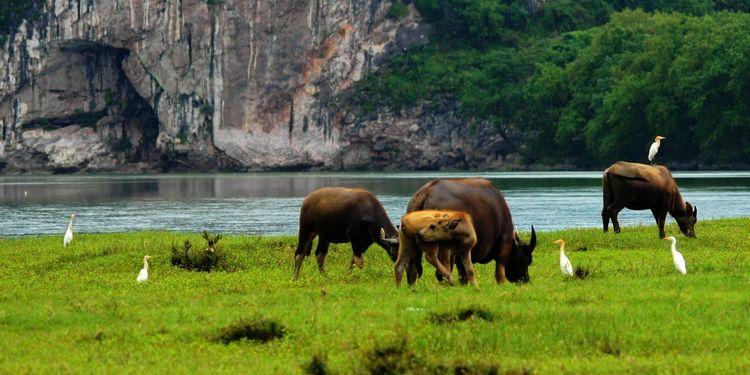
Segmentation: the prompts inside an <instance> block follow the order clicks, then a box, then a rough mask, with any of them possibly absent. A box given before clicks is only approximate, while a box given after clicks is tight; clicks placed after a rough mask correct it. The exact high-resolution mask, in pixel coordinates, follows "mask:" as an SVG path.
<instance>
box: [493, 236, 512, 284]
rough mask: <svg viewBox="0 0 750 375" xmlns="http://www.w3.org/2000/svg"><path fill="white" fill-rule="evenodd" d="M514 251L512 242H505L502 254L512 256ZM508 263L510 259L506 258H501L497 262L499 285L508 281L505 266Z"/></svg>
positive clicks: (496, 271)
mask: <svg viewBox="0 0 750 375" xmlns="http://www.w3.org/2000/svg"><path fill="white" fill-rule="evenodd" d="M511 251H513V244H512V243H511V242H510V241H505V242H504V243H503V244H502V245H500V254H510V253H511ZM507 263H508V259H506V257H505V256H500V257H499V258H497V259H496V260H495V281H496V282H497V283H498V284H503V283H505V282H506V281H508V278H507V277H505V265H506V264H507Z"/></svg>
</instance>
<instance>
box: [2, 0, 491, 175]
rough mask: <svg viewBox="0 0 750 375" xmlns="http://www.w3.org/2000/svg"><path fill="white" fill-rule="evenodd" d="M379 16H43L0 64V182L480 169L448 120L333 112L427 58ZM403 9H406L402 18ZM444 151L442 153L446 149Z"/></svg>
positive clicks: (277, 7) (344, 12)
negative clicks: (9, 175) (38, 177)
mask: <svg viewBox="0 0 750 375" xmlns="http://www.w3.org/2000/svg"><path fill="white" fill-rule="evenodd" d="M390 5H391V2H390V1H383V0H307V1H301V0H270V1H269V0H65V1H63V0H47V11H46V13H45V15H44V16H43V17H42V19H41V20H40V21H37V22H34V23H33V24H29V23H26V24H24V25H22V27H21V28H20V29H19V30H17V32H16V33H15V34H14V35H11V36H10V38H9V40H8V43H7V44H6V45H5V46H4V47H3V49H2V50H1V51H0V128H2V134H1V138H0V141H2V147H0V169H3V168H4V169H5V170H6V171H34V170H53V171H62V172H69V171H79V170H89V171H102V170H117V171H123V170H156V171H158V170H170V169H189V170H246V169H255V170H269V169H271V170H302V169H361V168H364V169H382V168H407V169H440V168H464V167H477V168H487V167H491V166H496V165H498V163H502V160H503V158H502V157H499V156H498V155H504V154H505V151H504V150H505V148H504V147H505V146H503V144H502V143H503V142H502V140H500V138H498V135H497V134H494V133H493V132H492V131H490V130H483V129H479V130H478V131H474V130H471V129H469V128H468V127H465V126H463V125H462V126H458V125H461V124H460V122H461V121H462V120H460V119H459V118H458V117H456V116H455V114H454V113H455V111H454V110H455V108H452V107H451V104H450V102H445V103H444V105H442V106H441V108H442V109H441V110H439V111H432V110H431V111H427V110H426V109H425V107H424V106H420V107H418V108H414V109H412V110H410V111H407V113H392V112H389V111H387V110H384V111H382V112H381V113H379V114H378V115H375V116H370V117H365V118H362V117H361V116H354V115H351V114H347V112H345V111H343V110H341V109H339V108H337V106H335V105H333V103H335V102H336V101H337V97H338V96H340V95H350V93H351V92H352V91H351V90H348V89H350V88H351V86H352V84H353V83H354V82H356V81H357V80H359V79H360V78H361V77H362V75H363V74H364V73H366V72H367V71H368V70H371V69H376V68H377V67H378V66H379V65H380V64H382V62H384V61H385V60H386V59H388V58H389V57H391V56H393V55H394V54H398V53H400V52H402V51H404V50H405V49H407V48H410V47H412V46H415V45H419V44H423V43H426V42H427V40H428V37H429V27H428V26H425V25H422V24H421V23H420V22H419V17H418V15H417V14H416V12H415V10H414V9H411V12H410V15H409V16H407V17H404V18H400V19H390V18H389V17H388V10H389V8H390ZM412 7H413V6H412ZM447 145H450V147H448V148H447V149H446V146H447Z"/></svg>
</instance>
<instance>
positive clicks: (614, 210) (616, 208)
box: [607, 203, 625, 233]
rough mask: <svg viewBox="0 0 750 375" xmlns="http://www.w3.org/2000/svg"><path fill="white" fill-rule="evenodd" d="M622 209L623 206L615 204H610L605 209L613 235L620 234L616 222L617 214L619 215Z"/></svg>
mask: <svg viewBox="0 0 750 375" xmlns="http://www.w3.org/2000/svg"><path fill="white" fill-rule="evenodd" d="M623 208H625V206H624V205H619V204H616V203H612V204H610V205H609V206H608V207H607V213H608V214H609V218H610V219H611V220H612V228H613V229H614V231H615V233H620V222H619V221H617V214H618V213H620V211H622V209H623Z"/></svg>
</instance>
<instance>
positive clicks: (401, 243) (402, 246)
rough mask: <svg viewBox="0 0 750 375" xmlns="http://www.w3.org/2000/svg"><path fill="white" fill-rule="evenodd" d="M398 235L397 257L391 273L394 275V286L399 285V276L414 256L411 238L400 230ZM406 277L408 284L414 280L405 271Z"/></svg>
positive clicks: (400, 276) (401, 275)
mask: <svg viewBox="0 0 750 375" xmlns="http://www.w3.org/2000/svg"><path fill="white" fill-rule="evenodd" d="M398 237H399V239H398V257H397V258H396V263H395V264H394V266H393V273H394V276H395V277H396V286H399V285H401V278H402V277H403V274H404V270H405V269H406V266H407V264H409V265H410V266H411V260H412V258H413V257H414V253H415V250H416V248H415V247H414V243H413V241H412V239H411V238H407V237H406V236H404V234H403V233H402V232H400V231H399V235H398ZM407 279H409V280H408V281H409V285H412V284H414V281H413V280H411V274H410V273H407ZM415 279H416V278H415Z"/></svg>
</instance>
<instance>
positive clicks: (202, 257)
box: [171, 231, 227, 272]
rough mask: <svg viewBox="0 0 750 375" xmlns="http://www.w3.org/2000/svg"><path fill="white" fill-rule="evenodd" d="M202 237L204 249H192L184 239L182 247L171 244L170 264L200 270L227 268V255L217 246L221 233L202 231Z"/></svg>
mask: <svg viewBox="0 0 750 375" xmlns="http://www.w3.org/2000/svg"><path fill="white" fill-rule="evenodd" d="M203 239H204V240H206V246H207V247H206V248H205V250H197V249H196V250H194V249H193V244H192V243H191V242H190V240H185V242H184V243H183V244H182V248H178V247H177V246H175V245H172V259H171V261H172V265H173V266H177V267H180V268H184V269H187V270H191V271H201V272H211V271H214V270H225V269H227V256H226V254H225V253H224V252H223V251H222V250H221V248H219V247H218V243H219V240H221V235H220V234H217V235H215V236H212V235H211V234H210V233H208V232H207V231H203Z"/></svg>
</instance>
